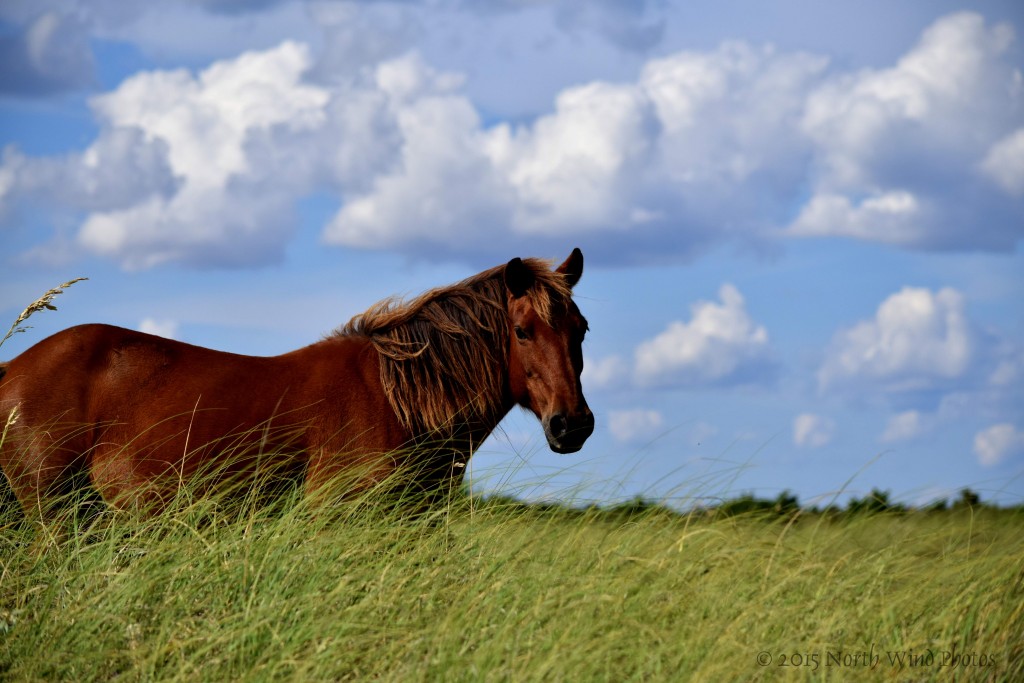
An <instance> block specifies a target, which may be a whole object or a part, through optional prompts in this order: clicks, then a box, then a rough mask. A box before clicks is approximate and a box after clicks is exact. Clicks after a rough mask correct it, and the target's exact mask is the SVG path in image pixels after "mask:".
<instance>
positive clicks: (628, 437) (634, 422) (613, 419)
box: [608, 409, 665, 443]
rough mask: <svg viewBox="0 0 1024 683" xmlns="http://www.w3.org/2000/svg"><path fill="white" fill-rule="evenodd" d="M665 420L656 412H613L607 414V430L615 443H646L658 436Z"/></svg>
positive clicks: (642, 410) (636, 410)
mask: <svg viewBox="0 0 1024 683" xmlns="http://www.w3.org/2000/svg"><path fill="white" fill-rule="evenodd" d="M664 421H665V419H664V417H663V416H662V414H661V413H659V412H658V411H656V410H645V409H635V410H613V411H611V412H610V413H608V429H609V430H610V431H611V434H612V437H614V438H615V440H616V441H621V442H626V443H628V442H633V441H647V440H651V439H653V438H655V437H656V436H658V435H659V434H660V431H661V427H662V424H663V423H664Z"/></svg>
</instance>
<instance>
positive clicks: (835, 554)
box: [0, 489, 1024, 680]
mask: <svg viewBox="0 0 1024 683" xmlns="http://www.w3.org/2000/svg"><path fill="white" fill-rule="evenodd" d="M382 490H383V489H381V490H377V491H370V492H366V493H365V494H363V495H361V496H359V497H355V498H351V497H349V498H345V499H341V500H335V501H334V502H331V503H329V504H327V505H325V504H324V503H323V501H319V502H317V501H310V500H308V499H303V498H302V497H301V496H300V495H298V491H297V490H296V491H294V492H293V493H291V494H286V495H284V496H283V497H282V498H280V499H278V500H277V501H275V502H271V503H270V504H269V505H268V504H265V503H262V502H261V504H259V505H256V504H248V503H246V502H244V501H243V502H242V503H241V504H239V503H237V502H232V503H230V504H229V503H228V502H227V501H224V500H220V499H218V498H216V497H213V498H209V497H198V496H189V495H186V494H183V495H181V496H179V497H178V499H176V501H174V503H172V505H171V509H170V510H168V511H167V512H166V513H164V514H162V515H158V516H155V517H145V516H141V515H136V514H133V513H124V512H113V511H109V512H107V513H105V514H104V515H101V516H100V517H99V518H97V519H94V520H92V521H91V522H90V523H89V525H88V526H84V527H80V528H77V529H75V530H73V532H72V533H71V534H69V535H68V536H67V537H66V538H64V539H63V540H61V541H59V543H58V544H57V545H52V546H50V547H49V548H47V549H45V550H44V551H43V552H40V551H39V550H38V546H36V545H35V544H34V543H33V539H34V538H35V535H36V530H35V529H34V528H32V527H29V526H28V525H20V524H18V523H17V522H16V521H15V519H14V517H13V516H9V517H8V519H6V520H5V521H4V522H3V524H2V531H0V677H3V678H5V679H10V680H37V679H46V680H51V679H55V680H109V679H119V678H124V679H128V680H135V679H147V680H148V679H157V680H269V679H288V680H363V679H367V678H371V679H372V678H377V679H385V680H423V679H426V680H632V679H636V680H641V679H660V680H677V679H679V678H680V677H690V678H694V679H696V680H751V679H758V678H762V679H774V678H777V677H778V676H779V674H786V675H788V677H794V678H807V679H812V678H813V679H828V680H876V679H878V678H879V677H883V678H886V677H888V678H897V679H901V680H904V679H913V680H939V679H943V680H947V679H948V678H949V673H950V670H949V669H948V668H942V667H941V666H940V664H941V662H942V657H943V656H944V655H943V654H942V653H945V652H950V653H953V652H955V653H958V654H968V655H978V657H976V658H975V660H974V661H980V659H979V658H980V656H981V655H985V656H986V657H988V658H989V659H994V660H995V663H994V664H992V665H981V664H974V665H972V666H969V667H963V666H961V668H960V669H958V673H957V676H958V680H1013V679H1014V678H1015V677H1019V675H1021V674H1022V673H1024V649H1022V640H1021V637H1020V634H1021V633H1022V632H1024V599H1022V598H1024V577H1022V570H1021V565H1020V557H1021V550H1022V549H1024V526H1022V524H1021V522H1022V521H1024V520H1022V519H1021V518H1020V516H1019V513H1013V512H1008V511H998V510H991V509H985V510H981V511H976V512H972V511H971V510H969V509H963V510H958V511H955V512H946V513H940V514H925V513H908V514H902V515H887V514H881V515H864V516H859V517H852V518H848V519H844V520H830V519H828V518H826V517H822V516H818V515H807V516H799V515H798V516H797V517H795V518H783V519H786V520H788V521H780V520H778V519H776V518H771V519H769V518H764V517H756V516H751V515H746V516H739V517H719V518H717V519H715V518H709V517H707V516H706V515H704V514H701V513H693V514H690V515H682V514H676V513H672V512H670V511H667V510H665V509H663V508H658V507H654V508H651V509H650V510H648V511H647V512H644V513H641V514H633V515H627V514H616V513H611V512H602V511H599V510H593V509H591V510H582V511H571V510H564V509H554V508H531V507H529V506H523V505H518V504H514V503H510V502H507V501H498V500H495V501H480V500H473V499H469V498H466V497H463V496H455V497H453V499H452V500H450V501H448V502H447V503H443V504H438V505H435V506H434V507H433V508H431V509H429V510H428V511H427V512H425V513H421V514H412V513H410V512H408V510H407V508H403V506H394V505H391V504H390V503H391V502H393V497H390V496H389V497H388V498H386V501H387V503H388V504H383V502H382V501H384V500H385V499H383V498H380V496H381V495H382V494H381V491H382ZM12 514H13V513H12ZM765 652H766V653H768V655H769V656H770V657H771V660H772V661H771V664H769V665H768V666H767V667H765V666H760V665H759V663H758V660H757V657H758V656H759V654H760V653H765ZM862 652H868V653H869V654H870V653H874V654H876V655H879V657H880V660H879V661H877V662H875V664H874V668H872V666H871V662H870V661H869V662H868V663H867V665H861V664H858V663H854V660H853V659H851V658H850V655H851V654H856V653H862ZM928 652H932V653H934V658H933V663H932V664H931V665H927V664H925V663H924V662H923V661H922V662H920V663H919V664H918V665H917V666H915V667H909V665H908V666H906V667H905V668H904V669H903V670H900V669H899V667H898V666H896V665H893V664H892V663H890V661H889V659H888V658H889V657H890V656H891V655H890V654H889V653H897V654H898V653H917V654H926V653H928ZM815 654H817V656H818V660H819V661H818V664H817V667H816V668H817V670H816V671H815V670H813V669H814V666H813V661H812V660H813V658H812V657H811V656H812V655H815ZM830 655H831V656H833V657H839V658H840V659H839V660H838V661H839V662H844V661H845V662H846V663H845V664H842V663H840V664H836V663H835V661H833V663H832V664H829V659H828V657H829V656H830ZM761 656H762V657H764V655H763V654H762V655H761ZM843 657H845V660H844V659H843ZM783 658H785V659H783ZM796 661H800V662H801V663H802V665H801V666H800V667H790V666H785V667H783V666H782V664H783V663H785V664H792V663H794V662H796Z"/></svg>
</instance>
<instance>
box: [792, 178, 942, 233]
mask: <svg viewBox="0 0 1024 683" xmlns="http://www.w3.org/2000/svg"><path fill="white" fill-rule="evenodd" d="M925 213H926V210H925V208H924V207H922V206H921V202H920V201H919V200H918V199H917V198H916V197H915V196H914V195H913V194H911V193H909V192H905V191H901V190H896V191H893V192H886V193H882V194H876V195H874V196H869V197H866V198H864V199H862V200H861V201H860V202H859V203H856V204H855V203H853V202H852V201H851V200H850V199H849V198H848V197H846V196H845V195H841V194H818V195H815V196H814V197H812V198H811V200H810V201H808V203H807V204H806V205H805V206H804V207H803V209H801V210H800V215H799V216H797V218H796V220H795V221H794V222H793V224H792V225H791V226H790V228H789V233H790V234H792V235H796V236H813V235H840V236H843V237H856V238H859V239H864V240H874V241H877V242H883V243H886V244H895V245H913V244H915V243H917V242H918V241H920V240H921V239H922V236H923V233H922V230H923V227H924V226H925V225H926V224H927V221H926V219H925V216H924V214H925Z"/></svg>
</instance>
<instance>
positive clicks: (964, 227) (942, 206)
mask: <svg viewBox="0 0 1024 683" xmlns="http://www.w3.org/2000/svg"><path fill="white" fill-rule="evenodd" d="M210 6H211V7H216V8H217V9H219V10H221V11H223V12H228V11H229V10H230V11H233V12H240V11H241V10H248V9H253V8H257V9H258V8H259V7H264V6H266V8H267V9H265V10H263V11H261V12H259V13H258V14H259V16H263V15H265V14H267V13H268V12H276V11H278V10H279V9H283V8H285V7H287V6H290V5H289V4H287V3H282V4H277V3H271V2H257V3H255V4H253V3H250V2H234V1H232V2H227V3H220V2H217V3H212V4H211V5H210ZM353 11H355V10H353V6H348V5H346V6H337V7H336V6H334V5H323V4H317V5H315V6H313V7H312V8H311V13H312V14H311V16H313V17H314V20H315V21H316V22H319V23H320V24H321V25H322V26H323V27H324V30H325V34H324V35H325V39H324V41H323V42H324V43H325V46H324V48H323V49H322V50H321V51H320V52H319V53H318V56H317V57H316V58H314V55H313V53H312V52H311V50H310V48H309V47H307V46H306V45H305V44H299V43H294V42H284V43H281V44H279V45H278V46H277V47H274V48H272V49H266V50H261V51H254V52H248V53H245V54H242V55H240V56H237V57H234V58H231V59H224V60H221V61H219V62H215V63H213V64H212V65H210V66H209V67H207V68H205V69H203V70H201V71H199V72H198V73H191V72H188V71H149V72H141V73H139V74H137V75H135V76H133V77H131V78H129V79H128V80H127V81H125V82H124V83H122V84H121V85H120V86H118V87H117V88H116V89H115V90H113V91H111V92H109V93H105V94H103V95H100V96H98V97H96V98H95V99H94V100H93V112H94V115H95V117H96V119H97V123H98V124H99V129H100V133H99V137H98V138H97V140H96V141H95V142H94V143H93V145H92V147H94V148H96V149H101V148H103V149H108V148H109V149H108V152H106V156H104V154H99V153H97V154H96V155H94V158H92V159H87V158H86V157H85V156H83V155H69V156H66V157H42V158H35V157H25V156H24V155H20V154H19V153H17V152H11V153H8V154H7V155H6V156H5V159H4V163H3V167H2V168H0V220H4V218H5V217H7V218H8V219H9V217H10V216H12V215H15V211H13V210H12V207H16V206H18V205H20V204H24V203H25V202H29V201H31V200H32V197H33V196H48V195H52V196H53V202H52V205H51V206H50V207H49V208H48V209H47V210H50V211H64V212H70V213H72V214H75V213H77V214H79V216H80V220H79V224H80V231H79V234H78V244H79V246H80V247H81V248H84V249H86V250H89V251H91V252H93V253H98V254H101V255H104V256H106V257H109V258H111V259H115V260H117V261H119V262H120V263H122V264H123V265H124V266H125V267H128V268H146V267H151V266H154V265H157V264H160V263H166V262H180V263H188V264H192V265H207V266H223V265H235V266H240V265H249V264H254V263H266V262H269V261H273V260H275V259H278V258H281V256H282V254H283V252H284V248H285V245H286V244H287V242H288V240H289V239H290V238H291V235H292V227H291V226H293V224H294V222H295V221H294V215H293V212H294V210H295V206H296V204H297V202H299V201H300V200H301V199H302V198H304V197H306V196H308V195H309V194H311V193H313V192H320V191H327V192H330V193H331V194H333V195H334V196H335V197H337V198H338V199H339V200H340V208H339V209H338V211H337V214H336V215H334V216H333V217H331V219H330V220H329V221H328V222H327V224H326V225H325V226H324V232H323V237H324V240H325V241H326V242H328V243H330V244H336V245H341V246H346V247H354V248H363V249H388V250H395V251H405V252H408V253H415V254H416V255H417V256H419V257H427V258H429V257H434V256H439V255H445V256H451V255H457V256H460V257H466V256H469V257H473V258H476V257H487V260H490V258H492V257H493V256H495V255H497V254H499V253H501V254H504V253H506V252H507V251H508V249H509V248H510V246H511V245H513V244H516V243H519V242H520V241H521V240H522V239H523V237H524V236H528V237H529V238H530V240H531V242H532V243H534V244H535V247H536V249H537V250H538V251H544V250H546V249H548V248H550V249H552V250H553V249H555V248H562V247H563V246H564V245H563V244H562V242H563V241H564V240H565V239H567V237H568V236H572V237H573V239H580V238H586V240H587V243H588V244H589V245H590V247H589V252H588V254H590V255H591V257H592V258H594V259H595V260H596V261H598V262H600V261H605V262H617V263H623V262H627V263H631V262H650V261H652V260H655V261H680V260H686V259H692V258H694V257H696V256H698V255H700V254H701V253H703V251H704V250H706V249H708V248H709V247H710V246H712V245H714V244H717V243H720V242H722V241H724V240H731V241H738V242H740V243H742V244H744V245H748V246H749V245H753V246H757V245H759V244H761V243H763V242H764V241H765V240H768V239H773V238H774V237H775V236H777V235H778V234H779V233H780V229H782V230H781V232H782V233H783V234H786V235H790V236H832V235H841V236H846V237H854V238H857V239H864V240H872V241H879V242H883V243H887V244H894V245H898V246H901V247H904V248H913V249H918V248H921V249H938V248H945V249H961V248H962V249H1001V250H1009V249H1012V248H1014V245H1015V244H1016V243H1017V242H1019V240H1020V238H1021V236H1022V235H1024V224H1022V223H1021V221H1020V220H1019V216H1020V214H1021V212H1024V205H1022V203H1021V202H1022V201H1024V194H1022V192H1021V180H1020V178H1021V173H1020V163H1019V161H1020V158H1019V157H1020V154H1019V151H1020V150H1019V147H1020V141H1019V128H1020V118H1021V114H1022V112H1024V85H1021V83H1022V80H1021V76H1020V73H1019V70H1017V69H1016V68H1015V67H1014V66H1013V64H1012V61H1011V59H1010V58H1009V50H1010V45H1011V43H1012V41H1013V40H1014V37H1013V35H1012V31H1011V30H1010V29H1009V28H1008V27H1007V26H1003V25H987V24H986V23H985V22H984V20H983V19H982V18H981V17H980V16H978V15H975V14H970V13H961V14H955V15H951V16H949V17H946V18H943V19H941V20H939V21H937V22H936V23H935V24H934V25H933V26H931V27H930V28H928V29H927V30H926V31H925V32H924V34H923V35H922V37H921V40H920V41H919V42H918V44H917V45H915V46H913V47H912V48H911V49H910V50H909V51H908V52H907V53H906V54H905V55H904V56H903V57H902V58H901V59H900V60H899V61H898V62H897V63H896V64H895V66H892V67H890V68H887V69H869V70H863V71H859V72H856V73H848V72H843V71H841V70H837V69H831V70H830V68H829V63H828V60H827V59H826V58H824V57H821V56H815V55H809V54H802V53H785V52H781V51H779V50H777V49H775V48H773V47H771V46H763V47H757V46H752V45H749V44H745V43H736V42H734V43H725V44H723V45H721V46H719V47H718V48H716V49H713V50H707V51H700V52H698V51H686V52H680V53H676V54H672V55H667V56H664V57H660V58H658V59H652V60H650V61H648V62H647V63H646V64H644V65H643V67H642V68H641V69H640V71H639V73H638V74H637V76H636V77H635V78H634V79H632V80H628V81H625V82H618V83H612V82H605V81H595V82H589V83H585V84H581V85H576V86H572V87H567V88H564V89H563V90H562V91H561V92H560V93H559V94H558V96H557V97H556V98H555V99H554V101H553V102H552V104H551V107H550V109H549V110H548V111H547V112H546V113H544V114H542V115H540V116H537V117H535V118H532V119H530V120H524V121H523V122H522V123H518V124H515V125H513V124H511V123H508V122H501V121H497V122H494V121H488V120H487V117H486V116H485V115H484V114H482V112H481V110H480V108H479V107H478V106H477V105H476V104H475V103H474V102H473V101H472V100H471V99H470V97H469V96H468V95H467V94H466V89H465V88H466V86H465V85H464V82H463V81H464V79H463V77H462V75H461V74H450V73H446V72H444V71H442V70H439V69H435V68H433V67H432V66H430V65H429V64H428V63H427V62H426V60H424V59H423V58H422V57H419V56H417V55H416V54H414V53H410V54H404V55H401V56H396V55H397V54H398V53H399V51H400V50H401V49H402V48H403V46H404V44H405V43H408V42H409V41H411V40H413V38H412V37H411V36H414V35H415V34H416V29H415V27H411V26H410V25H407V24H406V23H405V20H404V19H403V18H402V17H399V18H398V19H396V20H395V22H394V26H393V30H391V29H389V30H388V31H386V32H385V33H387V36H389V37H386V40H382V41H376V42H375V41H372V40H370V38H372V37H373V36H376V35H377V33H376V32H374V31H373V30H370V28H372V26H373V25H375V24H372V23H371V25H370V28H367V29H366V30H361V29H360V30H355V31H354V30H352V28H351V26H352V22H351V21H348V20H347V19H345V16H348V15H346V14H345V13H346V12H348V13H350V14H351V12H353ZM111 12H112V10H111ZM374 12H377V13H378V14H380V16H377V14H374V15H373V17H376V18H373V19H372V21H373V22H377V21H385V20H386V17H385V18H383V19H382V18H380V17H382V16H384V15H385V14H386V12H385V11H384V10H383V9H380V10H374ZM588 12H589V10H588V11H587V12H583V14H580V15H579V16H578V19H579V20H580V21H583V22H584V23H586V22H587V21H590V19H586V17H587V16H590V15H589V13H588ZM358 14H359V17H362V20H365V21H371V20H370V19H368V18H367V17H369V16H370V15H365V16H364V14H365V13H363V12H362V10H360V12H359V13H358ZM647 14H648V13H647V12H646V10H645V11H644V12H641V15H643V16H647ZM343 15H344V16H343ZM218 16H220V17H221V18H223V19H224V20H225V21H226V20H229V19H230V20H231V21H236V20H239V17H237V16H236V15H234V14H230V13H228V14H223V13H222V14H221V15H218ZM402 16H403V17H404V15H402ZM385 23H386V21H385ZM357 24H358V22H357ZM358 25H359V26H362V24H358ZM364 39H365V40H370V43H372V44H370V43H368V44H365V45H364V44H362V43H361V42H360V41H361V40H364ZM342 63H347V64H351V65H356V66H353V67H352V68H348V69H345V68H341V67H339V66H338V65H340V64H342ZM335 67H338V68H335ZM332 74H333V76H332ZM124 145H130V146H132V147H134V148H137V151H129V150H127V149H122V148H121V147H123V146H124ZM90 175H91V176H92V177H94V178H96V179H100V178H108V177H109V178H110V179H111V180H109V181H108V180H102V181H100V180H96V181H95V182H96V183H97V185H96V187H97V188H103V189H102V191H101V189H95V190H93V189H90V188H89V186H88V185H87V184H83V182H82V181H80V179H81V178H82V177H84V176H90ZM67 178H72V179H79V180H75V181H74V182H71V183H70V184H66V185H65V186H63V187H62V184H61V183H62V182H63V181H64V180H65V179H67ZM116 178H120V179H122V180H123V181H124V182H123V183H118V182H116V181H115V180H113V179H116ZM808 188H809V189H810V195H809V196H808ZM101 198H102V199H101ZM783 228H784V229H783Z"/></svg>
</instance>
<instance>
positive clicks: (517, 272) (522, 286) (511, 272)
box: [505, 256, 535, 299]
mask: <svg viewBox="0 0 1024 683" xmlns="http://www.w3.org/2000/svg"><path fill="white" fill-rule="evenodd" d="M534 279H535V277H534V274H533V271H532V270H530V269H529V267H527V265H526V264H525V263H523V260H522V259H521V258H519V257H518V256H517V257H516V258H514V259H512V260H511V261H509V262H508V263H506V264H505V286H506V287H508V291H509V292H511V293H512V296H513V297H514V298H517V299H518V298H519V297H521V296H522V295H523V294H526V292H527V290H528V289H530V287H533V281H534Z"/></svg>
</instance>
